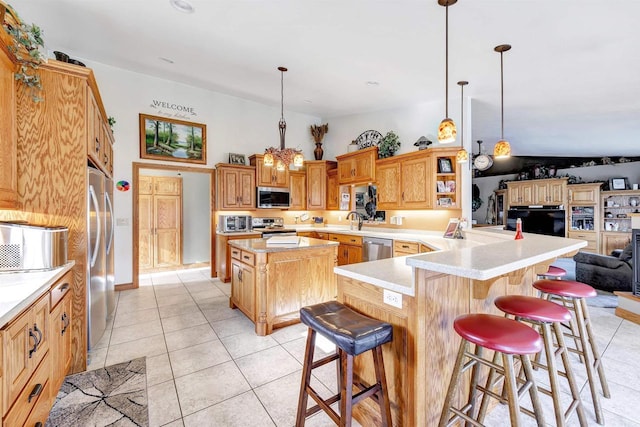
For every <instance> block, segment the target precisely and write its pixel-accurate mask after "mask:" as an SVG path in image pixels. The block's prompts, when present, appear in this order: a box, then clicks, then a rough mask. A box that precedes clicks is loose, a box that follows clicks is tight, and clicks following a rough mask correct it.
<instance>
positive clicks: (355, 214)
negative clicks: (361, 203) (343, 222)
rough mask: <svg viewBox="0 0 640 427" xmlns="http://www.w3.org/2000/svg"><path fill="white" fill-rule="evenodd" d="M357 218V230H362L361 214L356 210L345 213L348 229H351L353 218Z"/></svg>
mask: <svg viewBox="0 0 640 427" xmlns="http://www.w3.org/2000/svg"><path fill="white" fill-rule="evenodd" d="M354 218H355V219H357V220H358V230H362V215H360V213H358V212H356V211H351V212H349V213H348V214H347V219H348V220H349V229H350V230H353V219H354Z"/></svg>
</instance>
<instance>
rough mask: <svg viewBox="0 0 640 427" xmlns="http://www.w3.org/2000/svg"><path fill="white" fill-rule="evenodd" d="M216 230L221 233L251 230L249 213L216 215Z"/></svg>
mask: <svg viewBox="0 0 640 427" xmlns="http://www.w3.org/2000/svg"><path fill="white" fill-rule="evenodd" d="M218 230H219V231H222V232H223V233H238V232H245V231H251V215H218Z"/></svg>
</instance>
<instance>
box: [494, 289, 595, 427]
mask: <svg viewBox="0 0 640 427" xmlns="http://www.w3.org/2000/svg"><path fill="white" fill-rule="evenodd" d="M494 303H495V305H496V307H498V308H499V309H500V310H502V311H503V312H504V313H505V314H507V315H512V316H514V317H515V318H516V320H523V321H526V322H528V323H532V324H533V325H537V326H539V327H540V334H541V336H542V340H543V343H544V352H545V356H546V364H540V363H537V362H533V365H534V366H539V367H542V368H544V369H546V370H547V371H548V372H549V383H550V385H551V390H548V389H546V388H543V387H541V386H540V385H538V390H539V391H541V392H543V393H545V394H547V395H549V396H551V398H552V399H553V407H554V412H555V416H556V425H557V426H562V427H563V426H565V425H566V422H567V419H568V418H569V416H570V415H571V414H572V413H573V411H574V410H575V411H576V412H577V414H578V420H579V421H580V425H581V426H586V425H587V419H586V418H585V414H584V408H583V406H582V401H581V400H580V392H579V391H578V387H577V386H576V381H575V378H574V376H573V370H572V369H571V362H570V360H569V354H568V351H567V347H566V346H565V344H564V338H563V332H562V325H561V323H562V322H568V321H569V320H570V319H571V313H570V312H569V310H567V308H565V307H563V306H561V305H558V304H555V303H553V302H551V301H546V300H543V299H540V298H534V297H527V296H522V295H507V296H502V297H498V298H496V300H495V301H494ZM551 328H553V332H552V330H551ZM554 336H555V339H556V342H557V349H555V348H554V341H553V338H554ZM558 355H560V356H561V358H562V363H563V365H564V371H563V372H562V371H558V368H557V366H556V357H557V356H558ZM558 374H560V375H561V376H563V377H565V378H566V379H567V382H568V383H569V389H570V390H571V396H572V398H573V400H572V401H571V404H570V405H569V408H568V409H567V411H566V412H564V410H563V408H562V403H561V402H560V396H561V391H560V384H559V383H558Z"/></svg>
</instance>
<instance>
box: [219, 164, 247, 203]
mask: <svg viewBox="0 0 640 427" xmlns="http://www.w3.org/2000/svg"><path fill="white" fill-rule="evenodd" d="M216 174H217V177H216V186H217V191H216V198H217V207H218V210H254V209H255V208H256V168H254V167H253V166H238V165H230V164H227V163H218V164H217V165H216Z"/></svg>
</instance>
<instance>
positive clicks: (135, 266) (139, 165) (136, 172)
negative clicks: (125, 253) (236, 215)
mask: <svg viewBox="0 0 640 427" xmlns="http://www.w3.org/2000/svg"><path fill="white" fill-rule="evenodd" d="M132 169H133V183H132V187H133V206H132V211H133V212H132V214H133V215H132V218H133V220H132V221H133V224H132V225H133V227H132V233H133V234H132V236H131V237H132V242H133V256H132V258H133V259H132V275H133V277H132V285H131V289H137V288H138V287H139V286H140V284H139V279H138V276H139V274H140V268H139V259H138V257H139V256H140V254H139V249H140V248H139V244H138V233H139V225H138V221H139V218H138V203H139V201H140V196H139V194H138V181H139V176H140V170H141V169H156V170H165V171H175V172H195V173H206V174H209V213H210V215H209V217H210V218H209V242H210V243H209V245H210V247H211V249H210V254H211V259H210V260H209V265H210V266H211V277H216V271H215V269H216V262H215V260H216V252H215V241H214V239H213V233H214V228H215V200H216V198H215V191H216V190H215V188H216V187H215V169H212V168H198V167H191V166H173V165H163V164H155V163H143V162H133V163H132ZM182 220H184V218H182Z"/></svg>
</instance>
